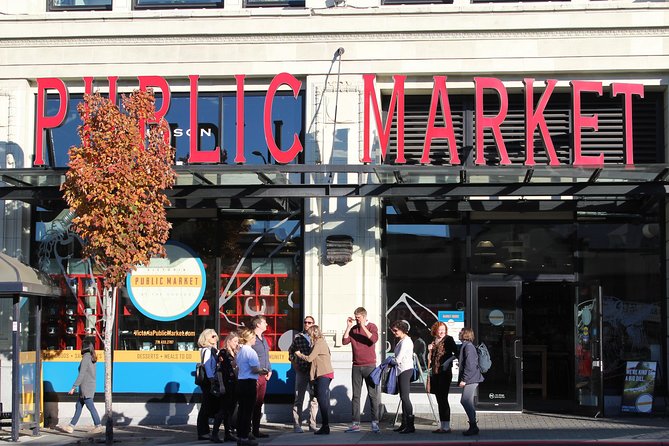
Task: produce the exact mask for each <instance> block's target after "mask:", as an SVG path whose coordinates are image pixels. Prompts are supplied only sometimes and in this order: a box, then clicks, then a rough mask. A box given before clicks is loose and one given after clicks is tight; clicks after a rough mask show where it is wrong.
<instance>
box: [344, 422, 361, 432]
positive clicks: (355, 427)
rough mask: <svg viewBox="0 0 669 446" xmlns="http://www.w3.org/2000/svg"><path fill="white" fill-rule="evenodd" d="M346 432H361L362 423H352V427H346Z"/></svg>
mask: <svg viewBox="0 0 669 446" xmlns="http://www.w3.org/2000/svg"><path fill="white" fill-rule="evenodd" d="M346 432H348V433H353V432H360V425H359V424H351V427H349V428H348V429H346Z"/></svg>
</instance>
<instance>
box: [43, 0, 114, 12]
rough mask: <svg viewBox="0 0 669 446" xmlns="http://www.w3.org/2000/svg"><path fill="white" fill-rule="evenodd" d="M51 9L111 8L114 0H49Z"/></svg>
mask: <svg viewBox="0 0 669 446" xmlns="http://www.w3.org/2000/svg"><path fill="white" fill-rule="evenodd" d="M48 9H49V11H74V10H91V9H102V10H111V9H112V0H49V3H48Z"/></svg>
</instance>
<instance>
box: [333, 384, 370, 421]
mask: <svg viewBox="0 0 669 446" xmlns="http://www.w3.org/2000/svg"><path fill="white" fill-rule="evenodd" d="M367 407H368V406H367ZM350 419H351V398H349V397H348V390H347V389H346V386H343V385H339V386H335V387H334V388H333V389H332V390H330V420H332V421H350Z"/></svg>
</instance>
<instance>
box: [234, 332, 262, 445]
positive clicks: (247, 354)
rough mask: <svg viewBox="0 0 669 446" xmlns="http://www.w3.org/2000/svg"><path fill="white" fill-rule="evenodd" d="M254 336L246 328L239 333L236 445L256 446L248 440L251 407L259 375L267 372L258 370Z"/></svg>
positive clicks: (253, 333)
mask: <svg viewBox="0 0 669 446" xmlns="http://www.w3.org/2000/svg"><path fill="white" fill-rule="evenodd" d="M255 342H256V334H255V332H253V331H252V330H249V329H248V328H245V329H243V330H242V331H241V332H239V344H240V347H239V351H238V352H237V357H236V359H237V370H238V375H237V401H238V404H239V406H238V409H237V437H238V440H237V444H238V445H239V446H256V445H257V444H258V442H257V441H255V440H252V439H251V438H249V433H250V432H251V418H252V417H253V406H254V405H255V402H256V386H257V382H258V376H259V375H263V376H264V375H267V374H268V373H269V370H267V369H266V368H260V360H259V359H258V353H256V351H255V350H253V345H254V344H255Z"/></svg>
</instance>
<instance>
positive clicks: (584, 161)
mask: <svg viewBox="0 0 669 446" xmlns="http://www.w3.org/2000/svg"><path fill="white" fill-rule="evenodd" d="M571 87H572V101H573V109H574V141H573V144H574V166H598V165H602V164H604V154H603V153H601V152H600V153H599V155H597V156H592V155H583V154H582V153H581V129H583V128H584V127H590V128H592V129H594V130H597V129H598V128H599V123H598V117H597V115H596V114H594V115H592V116H584V115H581V92H583V91H591V92H595V93H597V94H599V95H600V96H601V95H602V83H601V82H591V81H571Z"/></svg>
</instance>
